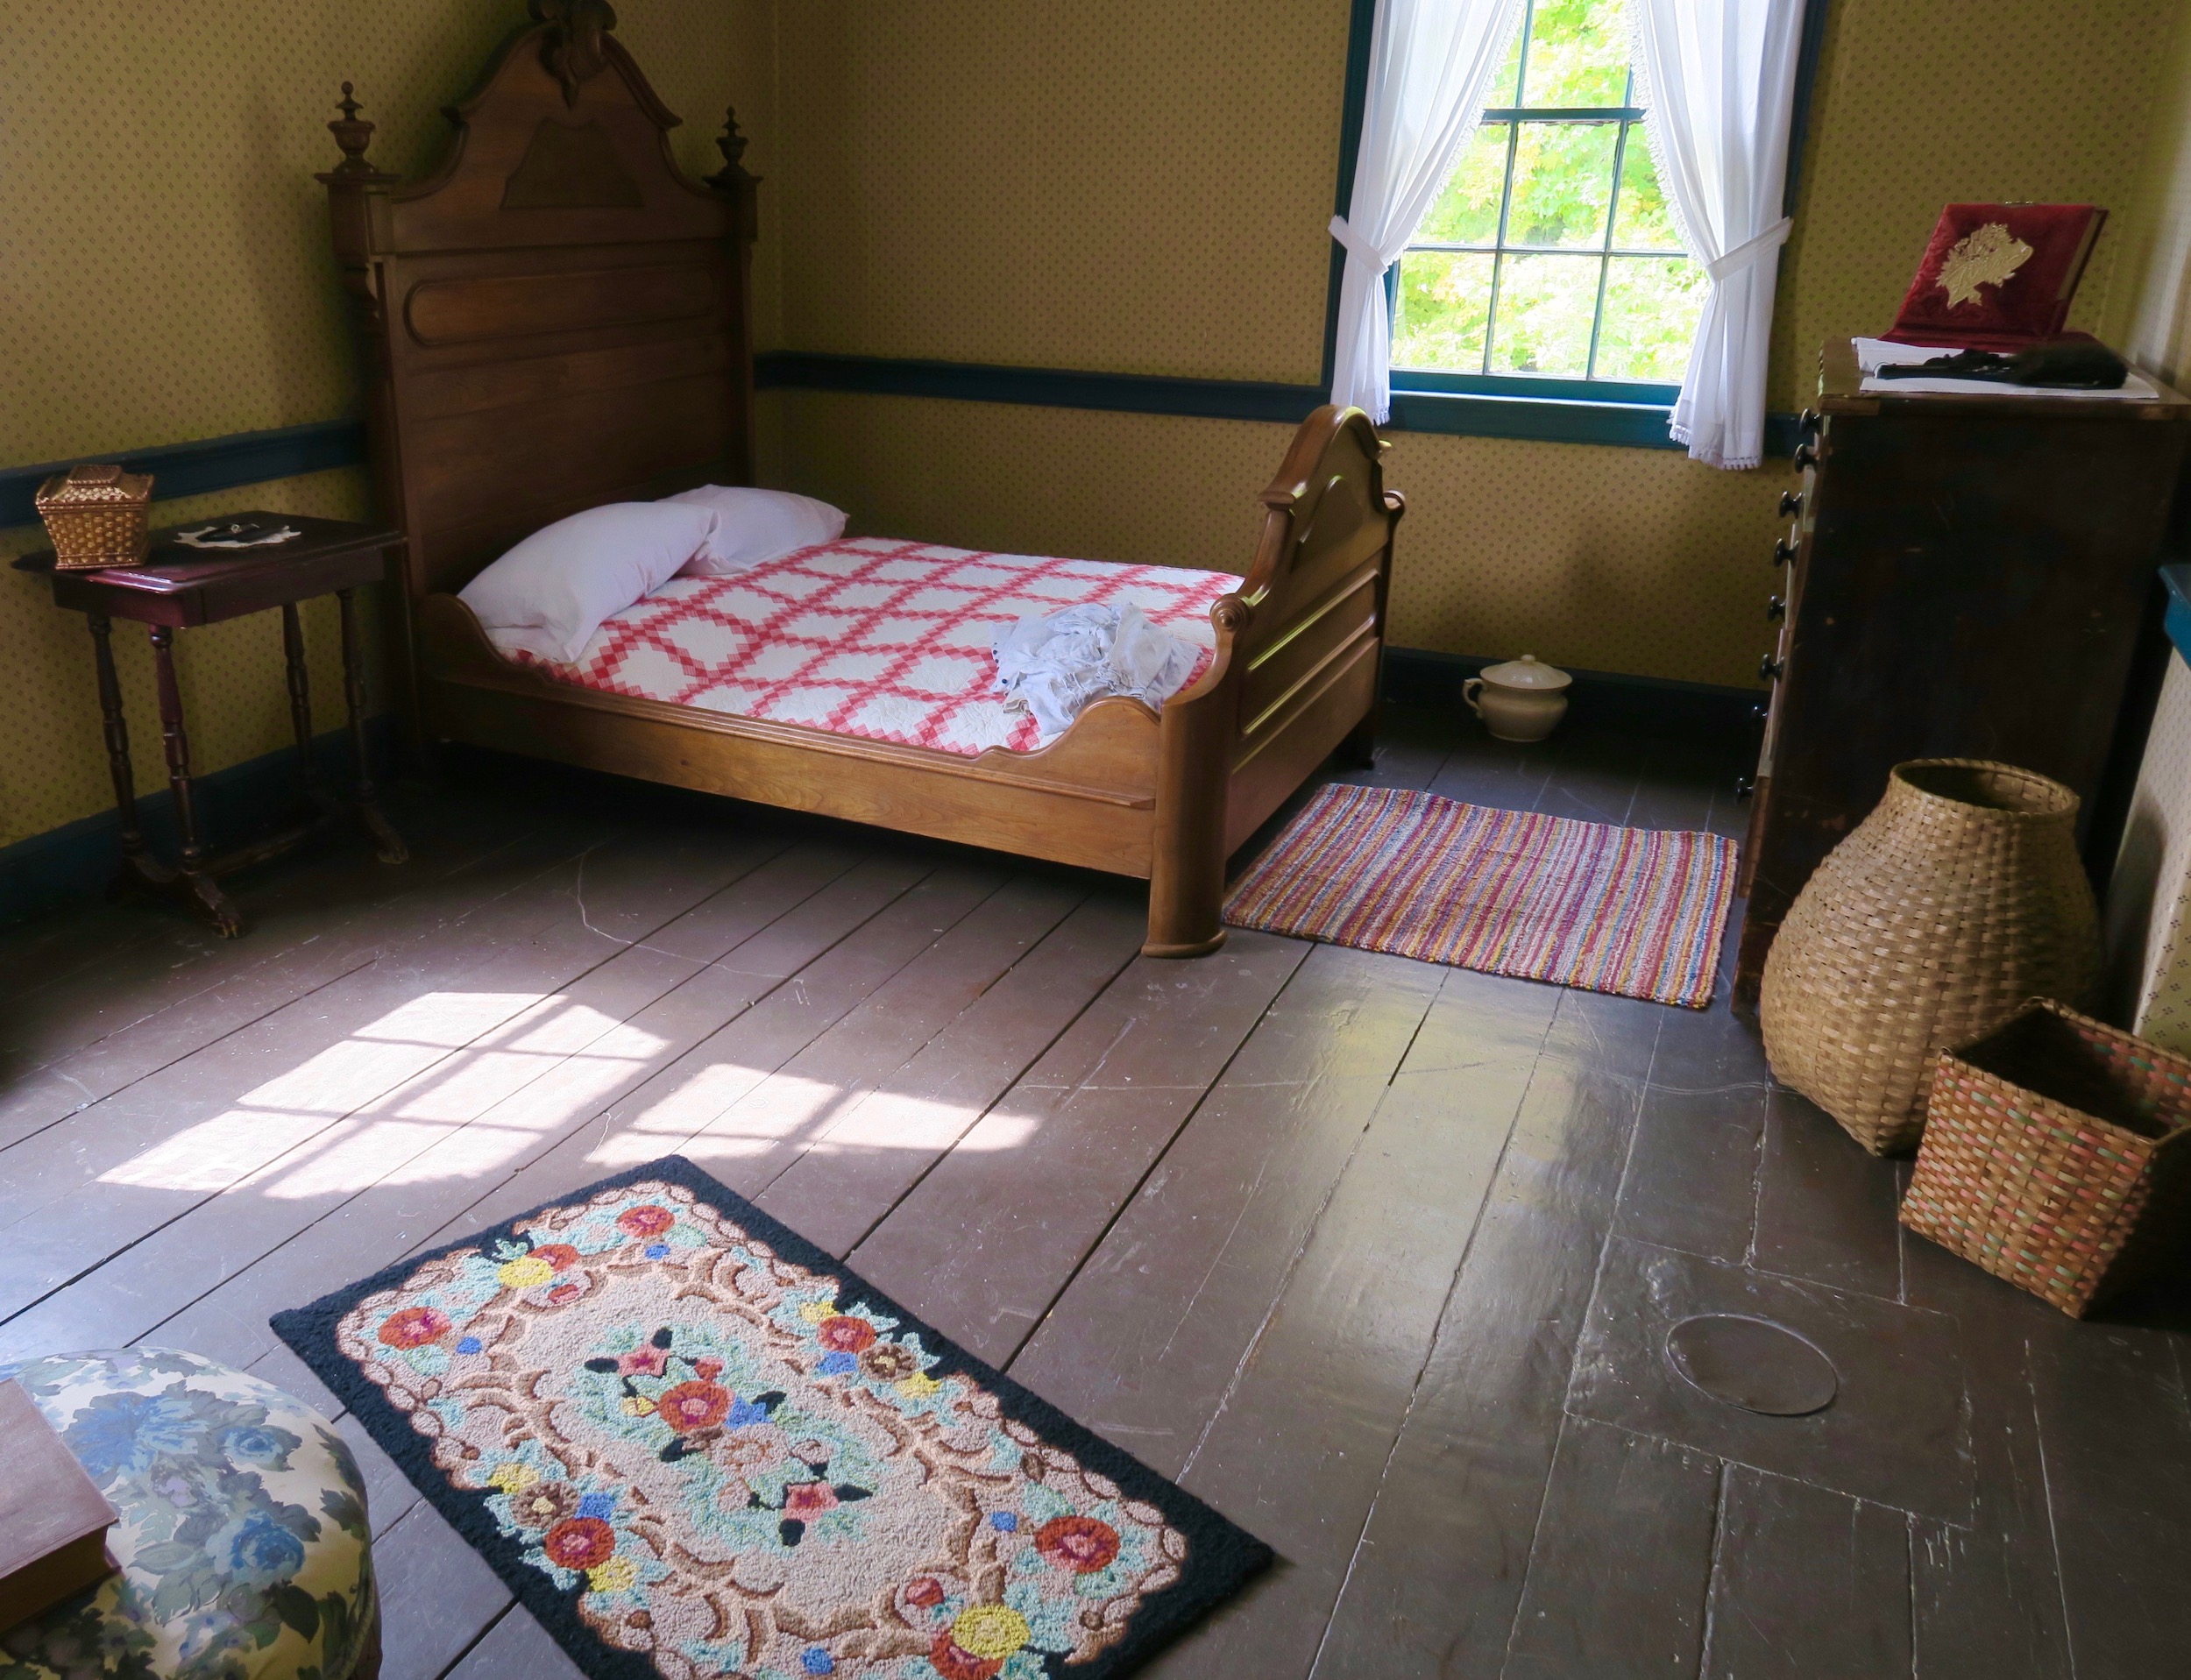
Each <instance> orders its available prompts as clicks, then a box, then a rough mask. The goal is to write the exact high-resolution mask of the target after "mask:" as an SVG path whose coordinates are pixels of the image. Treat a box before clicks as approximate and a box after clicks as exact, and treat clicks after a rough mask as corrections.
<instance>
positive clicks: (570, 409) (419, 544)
mask: <svg viewBox="0 0 2191 1680" xmlns="http://www.w3.org/2000/svg"><path fill="white" fill-rule="evenodd" d="M532 11H533V16H534V18H535V19H536V20H537V21H536V22H535V25H533V26H532V27H530V28H528V29H526V30H524V31H522V32H520V33H518V34H516V35H515V36H514V37H513V38H512V39H510V40H509V41H508V42H507V43H506V44H505V45H504V46H503V47H502V48H501V49H500V52H499V53H498V54H497V56H496V58H495V59H494V60H493V63H492V64H491V65H490V66H489V67H488V69H487V71H486V76H485V78H484V80H483V81H482V82H481V83H480V84H479V87H478V89H476V91H475V92H474V93H473V94H472V96H471V97H470V98H469V99H468V100H467V101H466V102H465V103H463V104H461V105H459V106H457V107H454V108H452V109H451V110H450V112H449V113H448V114H449V117H450V120H451V122H452V123H453V124H455V126H456V135H455V138H454V142H453V144H452V145H451V147H450V153H449V155H448V157H447V158H446V159H445V160H444V161H443V164H442V165H441V167H440V168H439V169H438V171H437V172H436V173H435V174H432V175H430V176H429V177H428V178H426V179H424V180H422V181H414V182H406V181H402V180H401V179H400V178H398V177H396V176H394V175H391V174H385V173H383V172H381V171H380V170H379V169H377V168H376V167H373V166H372V164H371V163H369V162H368V161H367V160H366V159H365V151H366V146H367V142H368V140H369V138H370V135H371V127H372V125H371V124H367V123H364V122H361V121H359V120H358V118H357V115H356V111H357V107H356V106H354V105H352V104H350V103H347V99H348V95H349V91H350V90H349V89H348V87H347V85H346V86H345V88H344V95H345V101H346V103H345V105H344V120H343V121H340V122H337V123H334V124H330V128H331V129H332V130H333V131H334V132H335V135H336V138H337V142H338V143H339V144H340V145H341V146H342V148H343V151H344V154H345V155H344V162H343V163H342V164H341V165H340V166H339V167H337V168H336V169H334V170H332V171H331V172H330V173H329V174H323V175H322V176H321V177H320V179H321V180H322V181H324V182H325V183H326V184H327V188H328V194H329V197H330V201H331V209H332V216H333V228H334V238H335V248H336V253H337V260H338V262H339V264H340V266H341V272H342V277H343V283H344V287H345V288H346V289H347V291H348V293H349V294H350V296H351V299H352V301H353V302H354V305H355V310H356V317H357V322H358V330H359V335H360V337H361V339H362V341H363V351H362V357H361V360H362V363H363V365H364V368H365V410H366V416H367V424H368V428H369V431H370V435H371V439H372V458H373V468H374V474H375V483H376V490H377V493H378V496H379V500H380V506H381V511H382V512H383V513H384V514H386V515H388V516H389V517H390V518H391V519H392V520H393V521H394V522H395V523H397V524H398V525H399V526H400V527H401V529H402V530H403V531H404V532H405V533H406V534H407V536H408V543H407V548H406V550H405V555H404V559H403V562H402V575H401V578H400V579H397V580H395V583H396V586H395V587H394V588H393V589H392V590H391V591H390V594H391V596H392V597H393V599H392V603H391V606H392V619H393V623H394V636H393V641H394V660H393V662H392V663H393V664H394V669H395V672H396V684H397V689H398V693H397V701H398V709H399V712H401V716H402V719H403V721H404V723H405V725H406V726H407V728H408V732H409V734H410V738H411V740H412V741H414V742H415V744H417V745H419V746H420V747H422V748H429V747H430V745H431V744H432V743H434V742H436V741H464V742H470V743H473V744H476V745H479V746H485V747H492V748H500V749H503V750H506V751H510V752H515V753H522V754H528V755H533V756H535V757H540V758H548V759H553V760H557V761H560V762H565V763H571V764H580V765H585V766H586V767H588V768H591V769H601V770H609V771H613V772H616V773H618V774H620V775H625V776H639V777H642V778H644V779H647V780H649V781H656V782H664V783H674V784H676V785H677V786H680V787H687V788H696V789H700V790H706V791H707V792H711V793H720V794H727V795H730V796H732V797H736V798H741V799H750V800H756V801H759V802H761V803H762V804H767V805H785V806H791V807H795V808H797V809H799V810H802V811H812V812H823V813H826V814H827V815H830V816H833V817H841V818H847V819H852V820H854V821H857V822H863V823H873V824H877V825H880V826H883V827H887V828H893V829H901V830H905V831H909V832H911V833H920V834H927V835H933V836H936V837H938V838H941V839H945V840H958V841H963V842H965V843H968V844H969V845H975V846H983V847H996V848H998V849H1000V850H1003V851H1007V852H1013V853H1018V854H1025V855H1028V856H1032V857H1041V858H1049V859H1054V860H1056V861H1060V862H1064V863H1070V864H1078V865H1082V866H1085V867H1088V868H1095V869H1103V870H1109V871H1110V872H1113V873H1116V874H1124V875H1138V876H1142V877H1145V878H1146V879H1147V880H1148V882H1149V883H1150V890H1149V932H1148V943H1147V944H1146V945H1145V946H1144V947H1143V948H1144V949H1145V951H1146V952H1147V953H1149V954H1151V955H1153V956H1179V957H1184V956H1194V955H1198V954H1200V953H1203V952H1206V951H1209V950H1212V949H1215V948H1216V946H1217V945H1218V944H1219V943H1220V942H1221V940H1222V939H1223V925H1222V924H1221V922H1220V919H1219V913H1220V911H1221V908H1222V905H1223V895H1224V883H1225V867H1226V861H1227V859H1228V858H1229V857H1230V855H1231V854H1232V853H1233V852H1234V850H1235V849H1237V847H1239V846H1240V844H1241V843H1242V842H1243V841H1244V840H1246V839H1247V837H1248V836H1249V835H1250V834H1251V833H1253V832H1254V831H1255V830H1256V828H1257V827H1258V826H1260V825H1261V824H1262V823H1263V822H1264V821H1265V820H1266V819H1267V818H1268V817H1269V816H1270V815H1271V813H1272V812H1274V811H1275V810H1277V808H1278V807H1279V805H1280V804H1281V803H1282V802H1283V801H1284V800H1285V799H1286V798H1287V796H1288V795H1289V794H1291V793H1292V792H1293V791H1294V790H1295V789H1296V788H1297V787H1299V786H1300V784H1301V782H1302V781H1303V780H1304V778H1306V777H1307V776H1308V775H1309V774H1310V772H1311V771H1313V770H1314V769H1315V768H1316V767H1317V765H1318V764H1319V763H1320V762H1322V761H1323V760H1324V759H1325V758H1326V757H1328V756H1329V755H1331V754H1332V753H1333V752H1334V751H1335V750H1339V749H1342V748H1348V749H1351V750H1353V751H1356V752H1363V751H1365V750H1366V748H1367V747H1368V744H1369V738H1370V731H1371V728H1372V719H1373V715H1374V704H1375V698H1376V694H1377V687H1378V669H1379V656H1380V654H1381V651H1382V646H1383V627H1384V617H1385V601H1386V582H1387V578H1388V576H1389V573H1390V568H1391V559H1392V541H1393V528H1394V527H1395V525H1396V524H1397V522H1398V521H1399V518H1400V511H1401V503H1400V498H1399V497H1398V496H1396V495H1393V494H1392V493H1388V492H1386V490H1385V488H1384V486H1383V480H1382V477H1381V473H1380V470H1379V454H1380V451H1381V450H1382V448H1383V445H1382V444H1381V443H1379V440H1378V437H1377V435H1376V432H1375V430H1374V429H1373V428H1372V426H1371V424H1370V422H1369V421H1368V420H1367V419H1366V418H1365V416H1364V415H1362V414H1361V412H1360V411H1359V410H1357V409H1348V410H1344V411H1341V410H1338V409H1335V408H1322V409H1319V410H1318V411H1317V412H1316V413H1315V414H1314V415H1311V416H1309V418H1308V420H1307V421H1306V422H1303V423H1302V425H1301V429H1300V431H1299V432H1298V434H1296V436H1294V441H1293V443H1292V446H1291V447H1290V448H1289V449H1288V450H1287V452H1286V457H1285V459H1284V461H1283V463H1282V464H1280V468H1279V471H1278V476H1277V478H1275V479H1274V480H1273V483H1272V485H1271V486H1270V488H1269V489H1268V490H1266V491H1265V492H1264V493H1263V497H1262V500H1263V503H1264V506H1265V508H1266V515H1265V521H1264V528H1263V535H1262V540H1261V542H1260V544H1259V547H1258V549H1257V550H1256V553H1255V556H1254V559H1253V562H1252V564H1251V565H1250V567H1249V568H1248V571H1247V573H1246V575H1245V576H1244V578H1242V580H1241V583H1240V586H1239V589H1238V591H1237V593H1234V594H1230V595H1227V596H1225V597H1224V598H1223V599H1221V600H1219V601H1218V603H1217V604H1216V607H1215V608H1214V609H1213V610H1212V614H1211V616H1212V620H1213V622H1214V625H1215V627H1216V654H1215V656H1214V658H1213V660H1212V662H1211V663H1210V664H1209V668H1208V670H1206V671H1204V673H1203V674H1202V677H1201V678H1200V679H1199V680H1198V681H1196V682H1195V684H1193V685H1192V686H1191V687H1190V688H1188V690H1186V691H1183V692H1181V694H1179V695H1177V696H1175V697H1174V698H1173V699H1172V700H1171V701H1169V702H1168V703H1167V704H1166V705H1165V706H1164V708H1163V711H1162V713H1161V715H1160V716H1159V713H1157V712H1152V711H1151V710H1150V709H1149V708H1148V707H1147V706H1145V705H1142V704H1141V703H1140V702H1138V701H1136V700H1128V699H1117V698H1114V699H1109V700H1103V701H1101V702H1098V703H1097V704H1095V705H1092V706H1090V707H1088V709H1087V710H1086V711H1085V712H1082V713H1081V716H1080V718H1079V719H1078V720H1077V721H1076V722H1075V723H1074V725H1073V727H1071V728H1070V729H1069V730H1067V732H1066V733H1065V734H1063V735H1061V736H1060V737H1059V738H1058V739H1057V740H1056V741H1053V743H1052V744H1051V745H1049V746H1048V747H1046V748H1042V749H1041V750H1039V751H1035V752H1027V753H1017V752H1008V751H1003V750H990V751H987V752H984V753H982V755H980V756H979V757H978V758H976V757H963V756H959V755H954V754H950V753H946V752H940V751H935V750H932V749H929V748H919V747H905V746H897V745H894V744H891V743H889V742H883V741H870V740H864V739H861V738H857V737H854V736H848V735H840V734H828V733H826V732H823V731H821V730H819V729H813V728H808V727H800V726H797V725H790V724H783V723H774V722H767V721H762V720H759V719H752V718H745V717H739V716H734V715H731V714H727V713H723V712H707V711H702V710H698V709H695V708H692V707H690V706H683V705H670V704H665V703H662V702H657V701H652V700H644V699H634V698H627V697H624V696H620V695H615V694H608V693H602V692H599V691H593V690H590V689H585V688H579V687H576V686H572V685H570V684H563V683H559V682H557V681H555V680H553V679H551V678H550V677H545V676H542V675H541V674H539V673H538V672H536V671H533V670H526V669H523V668H521V667H520V666H518V665H516V664H514V663H511V662H509V661H507V660H505V659H504V658H503V657H502V656H500V654H499V653H498V652H497V651H496V650H495V649H494V648H493V645H492V644H491V643H490V642H488V640H487V638H486V634H485V633H484V632H483V631H482V630H481V628H480V627H479V623H478V621H477V620H475V619H474V618H473V617H472V613H471V611H470V609H469V608H467V607H466V606H464V604H463V603H462V602H461V601H459V600H458V599H457V597H456V595H455V593H454V592H455V591H457V590H458V589H460V588H462V587H463V585H464V584H465V583H466V582H467V581H469V580H470V578H472V576H473V575H474V574H475V573H477V572H478V571H479V570H480V569H481V568H482V567H483V566H485V565H486V564H487V563H489V562H490V561H492V560H493V559H494V558H495V557H496V556H499V555H500V554H501V553H502V552H503V551H504V550H505V549H507V548H508V547H509V546H510V545H511V544H512V543H514V542H516V541H518V540H519V539H520V538H521V537H523V536H525V535H528V533H530V532H532V531H535V530H536V529H538V528H540V527H542V526H543V525H545V524H548V523H549V522H550V521H553V520H557V519H560V518H562V517H564V516H565V515H567V514H572V513H576V512H578V511H579V510H580V509H583V508H585V507H592V506H595V505H597V504H599V503H602V502H610V501H623V500H650V499H653V498H656V497H658V496H662V495H665V494H668V493H670V492H673V491H677V490H680V489H684V488H687V487H689V486H693V485H697V484H703V483H711V482H712V483H720V484H748V483H750V482H751V481H752V462H753V430H754V416H753V344H752V327H751V314H750V308H749V303H748V276H749V270H750V257H751V249H752V242H753V237H754V226H755V220H754V207H755V188H756V186H757V184H758V183H757V181H755V178H754V177H753V176H751V175H749V174H747V173H746V171H745V170H744V169H743V168H742V167H741V165H740V161H739V159H740V156H741V153H742V152H743V151H744V149H745V143H744V141H743V140H742V139H741V138H739V136H738V131H737V124H736V123H735V121H731V122H729V123H727V124H726V129H725V133H724V136H723V138H721V139H720V140H719V141H718V142H717V144H718V145H719V146H720V148H721V150H722V152H723V155H724V159H725V162H724V167H723V168H722V169H721V170H720V172H719V173H717V174H714V175H713V176H711V177H709V178H708V180H707V181H706V182H705V183H702V182H698V181H693V180H691V178H689V177H687V176H686V175H685V174H684V173H683V172H682V171H681V170H680V169H679V168H678V167H677V164H676V162H675V161H674V159H673V158H672V156H671V153H670V147H669V144H668V131H669V130H670V128H671V127H673V126H675V125H676V124H677V117H674V116H672V115H671V114H670V112H669V111H668V110H665V109H664V108H663V105H662V103H661V102H660V101H659V100H658V99H656V96H655V95H654V92H653V90H652V89H650V88H649V86H648V84H647V81H646V78H645V77H644V76H643V75H642V74H641V73H640V71H639V68H638V67H637V65H636V64H635V63H634V62H633V60H632V59H631V57H630V55H629V54H628V53H627V52H626V51H625V50H624V48H623V46H621V45H620V43H619V42H618V41H617V40H616V39H615V38H614V36H613V34H611V33H610V32H609V25H610V24H611V23H612V21H613V13H611V12H610V11H609V10H608V8H607V7H606V6H605V5H601V4H599V0H534V4H533V7H532ZM940 470H941V471H948V470H949V469H948V465H947V464H944V465H942V466H941V467H940ZM1130 488H1131V487H1130V486H1120V491H1121V493H1122V494H1123V493H1130Z"/></svg>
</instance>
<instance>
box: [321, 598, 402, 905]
mask: <svg viewBox="0 0 2191 1680" xmlns="http://www.w3.org/2000/svg"><path fill="white" fill-rule="evenodd" d="M335 599H336V600H337V601H338V602H339V603H340V604H341V606H342V610H343V700H344V704H345V705H347V706H348V708H349V711H350V750H351V753H352V755H355V757H356V759H357V761H358V763H357V776H358V783H357V792H356V798H357V801H358V819H359V820H360V821H362V822H363V823H364V824H365V826H366V828H367V829H369V830H370V831H371V832H372V841H373V854H374V855H375V856H377V857H378V858H379V860H380V861H382V862H383V863H401V862H402V861H405V860H406V859H407V858H408V857H409V856H410V855H411V852H410V848H409V847H407V846H406V845H404V843H403V840H402V837H401V835H399V834H398V833H396V832H395V826H394V824H393V823H391V822H389V820H388V819H387V818H386V815H384V814H383V813H382V812H381V809H380V790H379V788H377V787H375V786H374V785H373V780H372V759H371V758H370V757H369V756H368V755H367V754H366V751H365V670H364V666H365V656H364V652H363V650H362V649H361V648H360V647H359V645H358V592H357V591H356V590H354V589H338V590H337V591H336V592H335Z"/></svg>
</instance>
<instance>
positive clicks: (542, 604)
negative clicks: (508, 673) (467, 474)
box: [457, 501, 716, 664]
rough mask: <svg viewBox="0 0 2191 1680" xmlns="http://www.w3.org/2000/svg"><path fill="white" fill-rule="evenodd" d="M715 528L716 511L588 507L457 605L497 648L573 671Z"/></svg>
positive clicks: (469, 589) (655, 504)
mask: <svg viewBox="0 0 2191 1680" xmlns="http://www.w3.org/2000/svg"><path fill="white" fill-rule="evenodd" d="M715 522H716V515H715V510H714V509H713V508H712V507H691V506H682V507H680V506H672V505H671V504H670V503H668V502H659V501H613V502H610V503H608V504H606V506H604V507H589V508H587V509H586V510H585V512H584V513H583V514H571V517H570V518H569V519H559V520H557V521H556V522H555V523H554V524H553V525H550V526H547V527H545V528H542V529H541V530H537V531H535V532H534V533H533V534H532V535H530V536H528V537H527V538H526V539H525V540H524V541H523V542H521V543H519V544H518V545H517V546H516V547H515V548H514V549H511V550H510V551H509V552H508V553H507V554H506V555H504V556H502V557H501V558H500V560H497V561H496V562H495V563H494V564H493V565H491V566H489V567H488V568H487V569H486V571H483V572H481V573H480V574H479V576H478V577H477V578H473V579H472V581H471V582H470V583H468V584H466V585H464V587H463V588H462V589H461V590H459V591H458V592H457V599H458V600H460V601H462V602H464V605H465V606H469V607H470V608H471V609H472V612H473V613H476V614H477V615H478V617H479V623H480V625H481V627H484V628H485V629H486V631H487V632H488V634H489V636H490V638H491V639H492V640H493V642H494V645H495V646H496V647H498V648H500V649H504V650H505V651H507V650H508V649H512V648H518V649H523V650H524V651H525V652H527V653H529V654H534V655H536V656H539V657H540V658H542V659H553V660H556V661H557V662H559V663H564V664H568V663H570V662H571V661H572V660H574V659H576V658H577V657H578V655H579V654H580V653H581V652H583V651H584V650H585V644H586V643H587V642H590V641H592V639H593V633H594V632H595V631H596V630H598V629H599V628H600V627H601V620H604V619H606V618H607V617H609V616H610V615H611V614H613V613H620V612H622V611H623V610H624V609H625V608H626V607H628V606H630V605H631V604H632V603H633V602H634V601H635V600H638V599H641V598H642V596H646V595H651V594H652V593H654V592H655V591H656V590H657V589H659V588H661V587H662V585H664V584H666V583H668V582H669V581H670V578H674V577H676V576H677V568H678V567H679V566H681V565H683V564H684V563H685V562H686V561H687V560H690V559H691V557H692V556H693V555H694V554H696V553H698V551H699V550H700V549H702V548H704V547H705V546H706V543H707V541H708V539H709V538H710V537H712V536H713V535H714V534H715ZM498 633H499V634H498Z"/></svg>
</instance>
